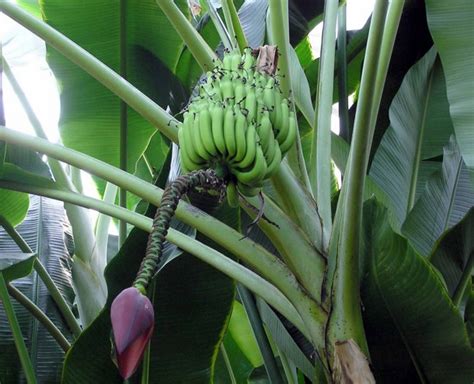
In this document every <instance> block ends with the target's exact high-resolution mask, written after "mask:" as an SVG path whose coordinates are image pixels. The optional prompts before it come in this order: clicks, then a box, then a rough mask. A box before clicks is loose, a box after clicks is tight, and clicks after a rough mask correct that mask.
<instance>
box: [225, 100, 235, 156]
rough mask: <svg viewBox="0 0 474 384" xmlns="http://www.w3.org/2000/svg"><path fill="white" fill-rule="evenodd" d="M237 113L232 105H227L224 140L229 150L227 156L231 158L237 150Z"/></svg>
mask: <svg viewBox="0 0 474 384" xmlns="http://www.w3.org/2000/svg"><path fill="white" fill-rule="evenodd" d="M234 115H235V113H234V109H233V107H232V106H226V108H225V115H224V141H225V147H226V150H227V158H228V159H231V158H233V157H234V156H235V153H236V151H237V148H236V143H235V129H234V124H235V116H234Z"/></svg>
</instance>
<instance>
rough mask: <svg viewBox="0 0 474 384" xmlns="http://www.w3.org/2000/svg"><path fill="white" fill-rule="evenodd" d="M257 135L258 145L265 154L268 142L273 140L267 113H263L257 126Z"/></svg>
mask: <svg viewBox="0 0 474 384" xmlns="http://www.w3.org/2000/svg"><path fill="white" fill-rule="evenodd" d="M257 133H258V137H259V138H260V145H261V147H262V149H263V153H266V152H267V150H268V147H269V144H270V141H271V140H273V131H272V123H271V121H270V115H269V113H268V111H263V113H262V118H261V120H260V125H258V126H257ZM265 157H266V156H265Z"/></svg>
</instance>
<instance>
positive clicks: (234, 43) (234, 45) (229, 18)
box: [208, 0, 243, 52]
mask: <svg viewBox="0 0 474 384" xmlns="http://www.w3.org/2000/svg"><path fill="white" fill-rule="evenodd" d="M230 2H231V3H233V1H230ZM208 4H209V5H210V7H212V9H215V8H214V6H213V5H212V4H211V1H208ZM221 5H222V11H223V13H224V20H225V26H226V28H227V32H228V35H229V39H230V41H231V43H232V48H233V49H238V50H239V51H240V52H243V51H242V48H241V47H240V46H239V44H238V42H237V35H236V33H235V29H234V24H233V22H232V15H231V14H230V9H229V1H227V0H225V1H222V2H221Z"/></svg>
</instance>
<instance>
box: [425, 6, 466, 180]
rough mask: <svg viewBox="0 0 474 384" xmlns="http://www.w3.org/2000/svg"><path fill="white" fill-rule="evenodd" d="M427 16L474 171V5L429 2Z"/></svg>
mask: <svg viewBox="0 0 474 384" xmlns="http://www.w3.org/2000/svg"><path fill="white" fill-rule="evenodd" d="M426 16H427V20H428V26H429V29H430V32H431V35H432V36H433V41H434V43H435V46H436V49H437V50H438V52H439V55H440V57H441V63H442V65H443V69H444V73H445V74H446V88H447V93H448V100H449V112H450V114H451V118H452V120H453V125H454V131H455V132H456V138H457V141H458V143H459V147H460V149H461V154H462V157H463V159H464V162H465V163H466V165H467V167H468V168H469V169H470V170H471V172H472V169H473V168H474V131H473V129H472V121H473V117H474V115H473V111H474V98H473V93H472V90H473V88H474V46H473V45H472V36H473V34H474V26H473V24H472V20H473V18H474V3H473V2H472V1H470V0H454V1H449V2H444V1H435V0H427V1H426Z"/></svg>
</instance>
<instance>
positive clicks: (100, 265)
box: [0, 0, 474, 383]
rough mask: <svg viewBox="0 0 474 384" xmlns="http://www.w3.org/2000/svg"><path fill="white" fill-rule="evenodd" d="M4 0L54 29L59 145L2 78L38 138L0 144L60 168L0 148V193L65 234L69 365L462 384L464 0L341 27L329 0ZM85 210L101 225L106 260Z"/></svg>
mask: <svg viewBox="0 0 474 384" xmlns="http://www.w3.org/2000/svg"><path fill="white" fill-rule="evenodd" d="M20 4H22V5H23V7H24V8H22V7H21V6H19V5H16V4H13V3H11V2H6V1H0V11H2V12H3V13H4V14H5V15H6V16H8V17H10V18H12V19H14V20H15V21H17V22H18V23H20V24H21V25H23V26H24V27H26V28H27V29H29V30H30V31H31V32H32V33H34V34H36V35H37V36H39V37H40V38H41V39H43V40H44V41H45V43H46V44H47V46H48V59H49V63H50V66H51V68H52V69H53V71H54V73H55V75H56V77H57V78H58V80H59V82H60V84H61V103H62V115H61V121H60V130H61V138H62V143H63V144H53V143H51V142H49V141H47V140H46V138H45V136H44V133H43V131H42V128H41V126H40V124H39V123H38V120H37V119H35V116H34V113H33V112H32V111H31V108H29V106H28V104H27V102H26V99H25V97H22V91H21V89H20V87H19V86H18V85H17V86H16V93H17V95H18V96H19V98H20V99H21V100H23V104H24V107H25V109H26V111H27V113H28V115H29V117H30V120H31V121H32V123H33V125H34V126H36V132H37V136H36V137H34V136H30V135H26V134H21V133H19V132H16V131H13V130H11V129H9V128H7V126H5V124H3V126H1V127H0V140H1V141H3V142H4V143H5V146H6V147H7V148H10V147H12V146H18V147H21V148H26V149H28V150H30V151H35V152H38V153H40V154H44V155H46V156H47V158H48V164H49V167H50V169H51V172H52V174H53V176H54V179H51V178H48V177H42V176H39V175H37V174H35V173H34V172H31V171H28V170H25V169H23V168H22V167H20V166H17V165H15V162H14V161H13V160H12V159H10V158H8V157H5V156H0V159H3V158H5V161H2V163H0V166H1V167H0V170H1V173H0V188H2V189H1V190H0V192H1V193H5V194H8V193H18V192H27V193H30V194H36V195H40V196H45V197H49V198H52V199H57V200H61V201H63V202H64V204H65V209H66V213H67V215H68V218H69V220H70V222H71V226H72V228H73V234H74V240H75V244H76V246H75V250H74V252H75V254H74V256H73V258H72V280H73V286H74V289H75V294H76V301H77V305H78V313H77V318H78V319H77V320H78V322H79V324H81V325H82V329H78V328H77V327H78V326H77V323H76V322H74V324H75V325H72V326H71V324H69V328H70V330H71V331H72V334H73V335H74V338H73V340H71V341H72V343H71V345H70V347H69V346H67V348H66V349H68V352H67V354H66V355H65V356H64V362H63V366H62V381H63V382H65V383H86V382H106V383H116V382H117V383H120V382H124V380H125V381H126V382H141V383H149V382H151V383H155V382H160V383H163V382H169V383H177V382H192V383H205V382H218V383H228V382H232V383H240V382H243V383H244V382H261V381H262V380H263V381H265V380H267V381H269V382H272V383H280V382H288V383H297V382H305V381H308V380H309V381H310V382H314V383H347V382H364V383H365V382H367V383H371V382H375V380H378V381H380V382H422V383H424V382H433V383H437V382H439V383H450V382H453V383H457V382H471V381H472V380H473V379H474V349H473V345H474V342H473V340H474V339H473V334H472V329H473V328H474V324H473V318H474V314H473V308H474V301H473V292H474V291H473V286H472V267H473V252H474V251H473V245H472V241H471V239H470V236H469V235H468V234H469V231H470V230H471V232H472V225H471V224H472V212H473V210H472V207H473V206H474V188H473V177H472V175H473V167H474V164H473V158H474V154H473V150H474V146H473V145H469V143H472V142H473V141H474V138H473V132H474V131H473V130H472V111H473V110H474V98H473V97H472V94H470V93H472V92H471V90H472V87H470V85H472V83H473V81H474V73H473V71H472V68H474V63H473V62H472V60H473V58H474V52H473V48H472V44H469V39H470V37H471V36H472V25H471V21H470V20H472V18H473V17H474V7H473V6H472V4H471V2H470V1H468V0H455V1H453V2H449V3H446V2H442V1H439V0H426V1H407V2H405V1H403V0H393V1H391V2H389V1H387V0H376V1H375V6H374V11H373V14H372V16H371V19H370V22H369V23H368V24H367V26H366V27H364V29H362V30H361V31H358V32H355V33H348V31H346V25H345V18H346V6H345V4H344V2H342V3H341V4H340V3H339V2H338V1H336V0H326V1H324V2H323V1H317V2H314V4H306V3H304V2H303V3H301V2H297V1H291V0H283V1H276V0H269V1H267V0H257V1H250V0H247V1H244V2H242V1H230V0H222V1H206V2H204V1H200V2H199V1H197V0H193V1H184V0H183V1H172V0H156V2H155V1H151V0H144V1H142V2H137V3H131V2H126V1H120V2H113V1H104V2H100V3H98V2H95V1H86V2H81V3H77V2H74V1H64V0H61V1H59V0H44V1H42V2H41V12H39V13H37V14H36V16H35V15H34V14H31V13H30V12H31V7H32V4H31V2H29V1H23V2H20ZM33 9H37V8H35V7H34V5H33ZM39 15H41V16H42V17H43V18H44V20H41V19H40V18H39V17H38V16H39ZM445 19H449V20H452V22H451V23H445V22H444V20H445ZM321 20H323V22H324V28H323V35H322V47H321V54H320V57H319V58H317V59H314V58H313V57H312V56H311V54H310V51H309V45H310V41H309V38H308V33H309V31H310V30H311V28H312V27H313V26H314V25H315V24H316V23H317V22H318V21H321ZM413 25H415V27H416V31H417V33H419V36H420V39H419V41H417V42H415V43H414V44H412V42H411V39H412V32H411V30H410V28H412V27H413ZM112 26H113V27H112ZM3 67H4V68H5V69H6V74H7V75H9V79H10V81H11V82H12V84H15V81H14V77H13V75H12V74H11V73H10V72H9V67H8V63H4V65H3ZM460 74H462V76H460ZM354 91H355V103H354V105H353V106H352V107H351V108H349V106H348V97H349V92H351V93H352V92H354ZM23 96H24V95H23ZM313 96H314V100H313ZM334 102H338V104H339V112H340V126H341V134H340V135H336V134H334V133H332V132H331V114H332V106H333V103H334ZM7 123H8V122H7ZM0 149H1V147H0ZM10 152H11V151H10ZM61 163H65V164H68V165H70V166H72V167H73V169H80V170H83V171H86V172H89V173H91V174H92V175H94V177H95V181H96V184H97V187H98V190H99V192H100V193H101V194H102V196H103V200H98V199H94V198H91V197H88V196H86V195H85V194H83V193H82V192H81V185H80V182H79V180H78V179H77V177H75V173H74V172H71V173H70V174H68V173H67V172H66V171H65V170H64V167H63V166H62V164H61ZM335 166H337V167H338V168H339V170H340V171H341V173H342V182H341V183H338V182H337V178H336V175H335V172H334V169H335ZM157 175H158V176H157ZM339 184H340V185H339ZM116 188H119V193H118V195H119V197H118V199H117V198H116ZM10 191H14V192H10ZM185 195H187V197H185ZM22 196H24V195H22ZM137 203H138V204H137ZM22 209H23V215H24V204H23V208H22ZM85 209H93V210H96V211H98V212H100V213H101V214H102V215H105V216H108V217H111V218H114V219H116V220H118V223H119V227H120V250H119V251H118V252H117V253H116V255H113V257H111V258H110V260H109V259H107V257H104V254H105V253H106V252H105V249H106V246H105V245H104V244H106V242H104V238H106V237H107V230H106V229H104V228H106V227H107V226H108V221H107V220H105V219H104V216H101V218H102V219H101V220H103V221H99V222H98V224H97V227H96V228H95V229H94V228H92V227H91V226H90V225H88V222H87V220H85V219H84V218H85ZM3 210H5V212H7V210H9V211H10V214H11V211H12V207H11V206H8V205H5V207H4V206H2V205H0V213H1V214H3ZM18 210H19V208H18ZM14 217H15V218H16V219H15V220H16V221H15V223H14V224H16V223H18V222H19V221H21V218H22V217H23V216H22V214H21V213H16V216H14ZM173 217H174V219H173ZM173 220H175V221H174V222H173ZM10 227H11V228H12V227H13V226H12V225H10ZM10 232H11V233H14V232H13V231H12V230H10ZM17 240H19V239H18V238H17ZM19 241H20V240H19ZM9 284H13V282H11V283H10V282H9ZM12 286H13V285H12ZM49 289H50V292H51V294H53V293H52V291H54V282H53V284H52V285H50V287H49ZM58 301H60V297H59V298H58ZM58 305H59V304H58ZM66 306H67V305H66ZM63 309H64V316H65V317H66V316H69V317H68V318H69V319H70V317H71V314H70V310H68V308H63ZM11 313H12V309H11V307H10V306H9V307H8V314H9V315H10V316H11ZM32 313H33V314H34V315H35V316H36V317H37V316H40V315H39V312H38V311H36V312H34V311H32ZM66 320H67V319H66ZM12 329H13V333H14V336H15V337H14V339H15V340H18V336H19V332H21V330H20V329H19V328H18V327H12ZM48 329H49V331H50V332H51V333H55V332H56V331H55V330H53V328H52V327H49V328H48ZM58 332H60V331H58ZM249 333H252V335H250V336H253V337H249ZM55 334H56V335H57V332H56V333H55ZM57 336H58V335H57ZM69 339H71V337H69ZM26 348H27V347H26V346H24V345H18V352H19V354H20V356H21V357H22V364H23V367H24V369H25V374H26V379H27V381H28V382H35V372H34V369H33V368H32V367H31V364H30V363H29V362H28V354H27V352H26ZM111 349H112V356H113V358H111ZM0 363H1V355H0ZM18 369H19V368H18ZM18 377H21V374H19V375H18ZM262 377H263V379H262ZM0 379H2V382H3V377H0Z"/></svg>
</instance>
